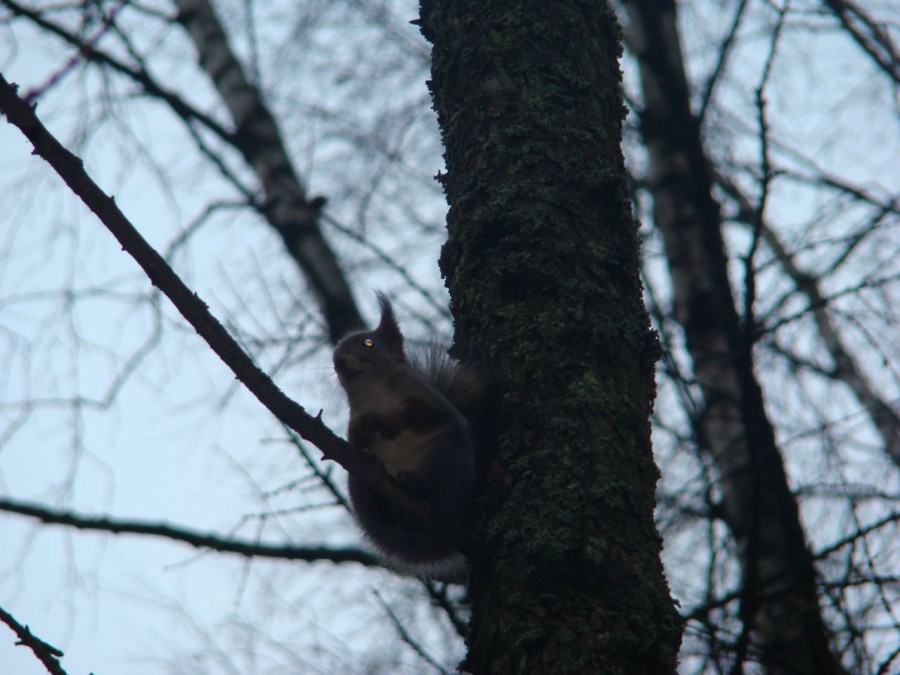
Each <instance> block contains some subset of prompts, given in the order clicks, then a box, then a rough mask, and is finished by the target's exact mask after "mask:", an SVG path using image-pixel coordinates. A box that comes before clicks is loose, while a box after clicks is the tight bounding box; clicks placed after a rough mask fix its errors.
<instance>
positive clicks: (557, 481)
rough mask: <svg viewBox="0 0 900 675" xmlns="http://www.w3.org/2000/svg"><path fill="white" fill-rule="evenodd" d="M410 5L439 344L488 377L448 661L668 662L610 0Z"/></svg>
mask: <svg viewBox="0 0 900 675" xmlns="http://www.w3.org/2000/svg"><path fill="white" fill-rule="evenodd" d="M422 26H423V32H424V34H425V36H426V37H427V38H428V39H429V40H430V41H431V42H432V43H433V62H432V78H433V80H432V84H431V86H432V94H433V97H434V105H435V108H436V110H437V112H438V116H439V121H440V125H441V130H442V133H443V139H444V146H445V149H446V155H445V156H446V163H447V174H446V175H444V176H443V177H442V181H443V184H444V186H445V189H446V193H447V197H448V201H449V203H450V212H449V215H448V229H449V239H448V242H447V244H446V245H445V247H444V250H443V253H442V258H441V266H442V270H443V272H444V274H445V276H446V279H447V283H448V286H449V288H450V293H451V297H452V299H453V312H454V317H455V319H456V345H455V349H456V350H457V352H458V353H459V355H461V356H463V357H465V358H466V359H468V360H471V361H472V362H474V363H476V364H478V365H479V366H480V367H481V368H482V369H483V371H484V372H485V374H486V375H487V376H488V378H489V379H490V381H491V382H492V383H493V384H494V385H495V386H496V388H497V391H498V394H499V395H498V397H497V399H498V402H497V405H496V409H495V411H494V412H495V416H494V420H495V423H494V424H493V425H492V431H494V432H495V436H493V435H492V437H493V438H494V441H493V442H492V443H491V448H492V453H494V454H491V455H490V459H491V462H490V467H489V470H488V478H487V481H486V483H487V484H486V486H485V490H484V494H483V497H482V499H481V501H480V503H479V506H480V508H479V519H480V535H481V540H482V542H483V555H482V556H480V557H479V558H478V559H477V560H475V561H474V566H473V577H472V602H473V606H472V609H473V619H472V624H471V626H470V631H469V637H468V646H469V654H468V658H467V661H466V664H465V667H466V668H467V669H468V670H470V671H472V672H475V673H525V672H527V673H554V674H558V673H587V672H602V673H626V672H627V673H671V672H674V670H675V664H676V657H677V652H678V646H679V643H680V635H681V630H680V620H679V617H678V615H677V612H676V611H675V608H674V606H673V602H672V600H671V598H670V596H669V591H668V587H667V585H666V582H665V578H664V576H663V571H662V565H661V563H660V559H659V552H660V547H661V542H660V538H659V535H658V533H657V532H656V529H655V527H654V523H653V509H654V489H655V484H656V481H657V478H658V470H657V468H656V466H655V465H654V463H653V457H652V452H651V447H650V427H649V421H648V418H649V413H650V410H651V407H652V403H653V398H654V395H655V390H654V382H653V374H654V362H655V359H656V358H657V355H658V344H657V341H656V338H655V336H654V334H653V333H652V331H651V330H650V327H649V321H648V318H647V314H646V310H645V308H644V306H643V303H642V298H641V285H640V280H639V268H638V262H639V259H638V242H637V237H636V225H635V223H634V220H633V218H632V215H631V212H630V206H629V200H628V194H627V189H626V185H625V172H624V165H623V160H622V154H621V149H620V138H621V120H622V115H623V111H624V108H623V105H622V100H621V94H620V90H619V86H620V74H619V69H618V62H617V58H618V56H619V53H620V45H619V33H618V27H617V24H616V21H615V18H614V16H613V14H612V13H611V12H610V11H609V9H608V8H607V7H606V5H605V4H604V3H597V2H591V1H578V0H572V1H570V2H557V3H552V5H548V4H547V3H545V2H543V1H538V0H532V1H531V2H505V3H482V2H472V1H471V0H467V1H461V0H423V2H422Z"/></svg>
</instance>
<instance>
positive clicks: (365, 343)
mask: <svg viewBox="0 0 900 675" xmlns="http://www.w3.org/2000/svg"><path fill="white" fill-rule="evenodd" d="M374 346H375V341H374V340H373V339H372V338H366V339H365V340H363V347H374Z"/></svg>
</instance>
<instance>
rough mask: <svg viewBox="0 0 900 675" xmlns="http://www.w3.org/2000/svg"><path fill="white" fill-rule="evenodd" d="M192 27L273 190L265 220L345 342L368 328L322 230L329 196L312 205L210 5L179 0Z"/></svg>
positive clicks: (332, 333) (206, 65) (241, 138)
mask: <svg viewBox="0 0 900 675" xmlns="http://www.w3.org/2000/svg"><path fill="white" fill-rule="evenodd" d="M174 4H175V6H176V7H177V8H178V20H179V22H180V23H181V24H183V25H184V27H185V28H186V30H187V32H188V34H189V35H190V37H191V40H193V42H194V46H195V47H196V48H197V53H198V55H199V59H200V66H201V67H202V68H203V69H204V70H205V71H206V72H207V73H208V74H209V76H210V79H212V81H213V84H214V85H215V87H216V91H218V93H219V96H221V97H222V101H223V102H224V103H225V106H226V107H227V108H228V112H229V113H230V115H231V118H232V121H233V123H234V132H233V133H232V136H231V140H232V142H233V144H234V146H235V147H236V148H237V149H238V150H239V151H240V152H241V154H242V155H243V157H244V159H245V160H246V162H247V163H248V164H249V165H250V166H251V167H252V168H253V171H254V172H255V173H256V175H257V177H258V178H259V181H260V184H261V185H262V188H263V190H264V191H265V209H264V210H265V214H266V217H267V219H268V221H269V222H270V223H271V224H272V226H273V227H274V228H275V229H276V230H277V231H278V233H279V234H280V235H281V237H282V239H283V240H284V244H285V246H286V247H287V250H288V252H289V253H290V254H291V256H292V257H293V258H294V260H296V261H297V263H298V265H299V266H300V269H301V270H302V271H303V273H304V275H305V276H306V279H307V281H308V282H309V286H310V289H311V290H312V291H313V294H314V295H315V297H316V300H317V301H318V303H319V305H320V307H321V308H322V312H323V314H324V317H325V322H326V324H327V326H328V334H329V338H330V340H331V341H332V342H333V343H337V341H338V340H340V339H341V338H342V337H344V335H346V334H347V333H349V332H350V331H352V330H356V329H359V328H361V327H362V325H363V324H362V319H361V317H360V315H359V310H358V309H357V307H356V303H355V302H354V300H353V295H352V294H351V292H350V286H349V284H348V283H347V280H346V278H345V276H344V273H343V271H342V270H341V267H340V264H339V263H338V260H337V257H336V256H335V255H334V252H333V251H332V250H331V247H330V246H329V245H328V242H326V241H325V237H324V236H323V234H322V231H321V229H320V228H319V212H320V211H321V209H322V206H323V205H324V203H325V200H324V199H322V198H321V197H319V198H313V199H307V195H306V190H305V188H304V186H303V183H302V181H301V180H300V177H299V176H298V175H297V172H296V171H295V170H294V167H293V164H292V163H291V159H290V156H289V154H288V152H287V150H286V147H285V145H284V142H283V140H282V138H281V133H280V131H279V129H278V125H277V124H276V122H275V117H274V116H273V115H272V113H271V111H270V110H269V108H268V106H267V105H266V103H265V101H264V100H263V98H262V95H261V93H260V92H259V90H258V89H257V88H256V87H255V86H254V85H253V84H252V83H251V82H250V81H249V80H248V79H247V77H246V75H245V74H244V71H243V69H242V68H241V64H240V62H239V61H238V60H237V58H236V57H235V56H234V54H233V52H232V51H231V47H230V45H229V43H228V39H227V37H226V35H225V31H224V30H223V28H222V25H221V23H220V22H219V19H218V17H217V16H216V14H215V11H214V10H213V7H212V5H211V4H210V3H209V2H207V0H175V3H174Z"/></svg>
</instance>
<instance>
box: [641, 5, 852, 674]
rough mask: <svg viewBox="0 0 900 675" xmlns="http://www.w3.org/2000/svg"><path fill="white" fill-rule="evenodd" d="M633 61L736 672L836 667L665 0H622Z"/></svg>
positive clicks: (829, 669)
mask: <svg viewBox="0 0 900 675" xmlns="http://www.w3.org/2000/svg"><path fill="white" fill-rule="evenodd" d="M626 7H627V9H628V13H629V18H630V25H629V44H630V45H631V47H632V49H633V50H634V52H635V55H636V56H637V57H638V60H639V67H640V74H641V84H642V89H643V94H644V110H643V113H642V117H641V132H642V134H643V137H644V142H645V144H646V147H647V149H648V151H649V159H650V182H651V189H652V191H653V195H654V219H655V221H656V225H657V227H659V229H660V231H661V232H662V235H663V241H664V244H665V247H666V256H667V259H668V262H669V271H670V273H671V276H672V284H673V289H674V297H675V315H676V318H677V320H678V321H679V323H680V324H681V326H682V327H683V328H684V331H685V336H686V339H687V347H688V350H689V352H690V354H691V357H692V359H693V364H694V376H695V378H696V380H697V382H698V384H699V385H700V387H701V389H702V392H703V398H704V403H705V409H704V412H703V415H702V417H701V418H700V419H699V420H698V428H699V434H700V436H701V438H700V442H701V445H702V446H703V448H704V449H705V450H707V451H708V452H710V453H711V455H712V457H713V459H714V461H715V464H716V467H717V469H718V473H719V476H720V481H721V482H720V487H721V494H722V505H723V510H724V517H725V520H726V522H727V524H728V526H729V527H730V528H731V531H732V533H733V535H734V538H735V541H736V542H737V548H738V558H739V561H740V565H741V571H742V589H741V619H742V621H743V624H744V625H743V630H742V634H741V635H740V636H739V637H738V640H737V643H736V650H737V663H736V671H740V670H741V669H742V663H743V661H744V660H745V658H746V657H747V655H748V653H749V648H750V645H751V639H752V643H753V644H754V646H755V647H756V651H757V652H758V659H759V660H760V661H761V663H762V664H763V667H764V668H765V670H766V671H767V672H768V673H809V674H810V675H813V674H816V675H818V674H823V673H834V672H841V668H840V666H839V664H838V662H837V660H836V659H835V658H834V656H833V655H832V653H831V651H830V649H829V641H828V633H827V631H826V629H825V624H824V622H823V620H822V616H821V613H820V609H819V604H818V598H817V594H816V571H815V568H814V566H813V562H812V558H811V556H810V554H809V550H808V548H807V546H806V539H805V534H804V531H803V527H802V524H801V522H800V516H799V513H798V509H797V503H796V500H795V499H794V497H793V495H792V493H791V491H790V488H789V486H788V482H787V477H786V475H785V472H784V466H783V465H782V459H781V454H780V451H779V449H778V447H777V445H776V443H775V434H774V431H773V429H772V425H771V423H770V421H769V419H768V416H767V413H766V410H765V406H764V402H763V396H762V390H761V389H760V386H759V383H758V382H757V380H756V377H755V375H754V372H753V354H752V342H751V339H750V337H749V336H748V335H747V334H746V333H745V332H744V331H743V330H742V329H741V325H740V320H739V317H738V313H737V311H736V309H735V306H734V298H733V295H732V289H731V284H730V282H729V280H728V274H727V269H726V268H727V257H726V256H727V254H726V251H725V244H724V241H723V239H722V231H721V228H722V221H721V217H720V212H719V205H718V204H717V203H716V201H715V200H714V199H713V197H712V192H711V188H712V183H711V172H710V169H709V166H708V164H707V160H706V156H705V154H704V151H703V148H702V144H701V140H700V130H699V126H698V124H697V121H696V119H695V117H694V116H693V114H692V113H691V110H690V103H689V92H688V88H687V78H686V75H685V72H684V67H683V62H682V58H681V50H680V46H679V43H678V32H677V27H676V20H675V5H674V3H672V2H660V1H658V0H657V1H650V0H635V1H630V2H626Z"/></svg>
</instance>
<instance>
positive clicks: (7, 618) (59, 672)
mask: <svg viewBox="0 0 900 675" xmlns="http://www.w3.org/2000/svg"><path fill="white" fill-rule="evenodd" d="M0 621H2V622H3V623H5V624H6V625H7V626H9V627H10V628H12V630H13V632H14V633H15V634H16V635H17V636H18V638H19V641H18V642H17V643H16V644H17V645H22V646H24V647H28V648H29V649H30V650H31V651H32V652H33V653H34V655H35V656H36V657H37V658H38V660H39V661H40V662H41V663H42V664H43V665H44V668H46V669H47V672H48V673H50V674H51V675H66V671H65V670H64V669H63V667H62V666H61V665H60V663H59V657H61V656H62V655H63V653H62V652H61V651H60V650H59V649H57V648H56V647H54V646H53V645H51V644H48V643H46V642H44V641H43V640H41V639H40V638H39V637H38V636H36V635H35V634H34V633H32V632H31V630H30V629H29V628H28V626H23V625H22V624H20V623H19V622H18V621H16V619H15V617H14V616H13V615H12V614H10V613H9V612H7V611H6V610H5V609H3V608H2V607H0Z"/></svg>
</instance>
